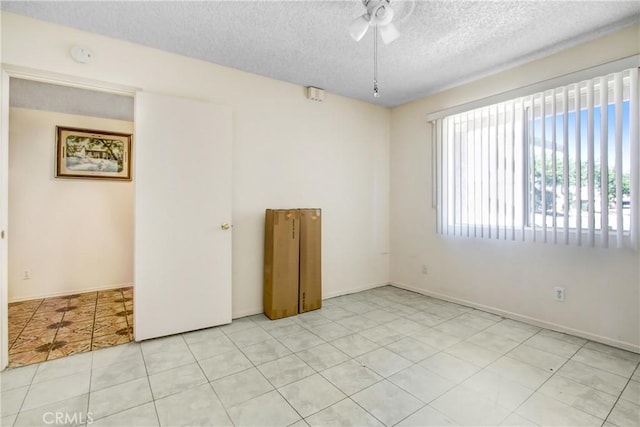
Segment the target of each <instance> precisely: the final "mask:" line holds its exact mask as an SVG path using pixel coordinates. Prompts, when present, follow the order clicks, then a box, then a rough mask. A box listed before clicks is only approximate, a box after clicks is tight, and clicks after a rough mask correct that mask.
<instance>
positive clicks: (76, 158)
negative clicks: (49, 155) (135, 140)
mask: <svg viewBox="0 0 640 427" xmlns="http://www.w3.org/2000/svg"><path fill="white" fill-rule="evenodd" d="M56 135H57V138H56V152H57V155H56V178H90V179H109V180H131V134H130V133H119V132H109V131H102V130H92V129H80V128H72V127H64V126H56Z"/></svg>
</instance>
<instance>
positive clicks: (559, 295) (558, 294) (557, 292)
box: [553, 286, 565, 302]
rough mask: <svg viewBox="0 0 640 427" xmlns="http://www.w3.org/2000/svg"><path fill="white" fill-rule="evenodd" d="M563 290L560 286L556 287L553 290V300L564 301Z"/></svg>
mask: <svg viewBox="0 0 640 427" xmlns="http://www.w3.org/2000/svg"><path fill="white" fill-rule="evenodd" d="M564 296H565V295H564V288H563V287H562V286H556V287H555V288H553V299H554V300H556V301H560V302H562V301H564Z"/></svg>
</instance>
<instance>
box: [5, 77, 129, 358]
mask: <svg viewBox="0 0 640 427" xmlns="http://www.w3.org/2000/svg"><path fill="white" fill-rule="evenodd" d="M56 126H63V127H71V128H81V129H88V130H95V131H110V132H124V133H131V134H132V133H133V98H132V97H130V96H123V95H114V94H110V93H104V92H98V91H93V90H87V89H79V88H75V87H69V86H60V85H55V84H50V83H42V82H36V81H32V80H24V79H19V78H13V77H12V78H11V79H10V102H9V141H8V144H9V174H8V175H9V179H8V218H9V223H8V228H7V235H8V237H9V240H8V269H7V278H8V280H7V286H8V334H7V335H8V366H9V367H15V366H22V365H26V364H31V363H37V362H42V361H44V360H52V359H56V358H59V357H64V356H67V355H71V354H75V353H79V352H85V351H91V350H93V349H97V348H104V347H107V346H112V345H118V344H122V343H125V342H129V341H132V340H133V287H132V286H133V216H134V214H133V181H123V180H120V181H115V180H105V179H87V178H66V179H65V178H57V177H56V176H55V167H56V161H60V159H59V158H58V157H57V150H56V136H57V134H56ZM101 160H104V158H102V159H101ZM103 163H104V162H103Z"/></svg>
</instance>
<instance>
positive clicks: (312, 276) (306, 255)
mask: <svg viewBox="0 0 640 427" xmlns="http://www.w3.org/2000/svg"><path fill="white" fill-rule="evenodd" d="M299 212H300V275H299V277H300V285H299V286H300V287H299V296H298V298H299V302H298V312H299V313H304V312H306V311H311V310H317V309H318V308H320V307H322V258H321V235H322V233H321V231H322V217H321V211H320V209H300V210H299Z"/></svg>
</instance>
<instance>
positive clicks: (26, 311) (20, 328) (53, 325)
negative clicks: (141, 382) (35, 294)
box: [9, 288, 133, 367]
mask: <svg viewBox="0 0 640 427" xmlns="http://www.w3.org/2000/svg"><path fill="white" fill-rule="evenodd" d="M132 339H133V288H121V289H112V290H108V291H99V292H87V293H82V294H75V295H67V296H62V297H55V298H45V299H36V300H28V301H21V302H15V303H11V304H9V367H16V366H23V365H29V364H32V363H37V362H43V361H45V360H52V359H58V358H60V357H63V356H69V355H71V354H75V353H83V352H87V351H91V350H96V349H98V348H104V347H110V346H114V345H118V344H124V343H127V342H130V341H131V340H132Z"/></svg>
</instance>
